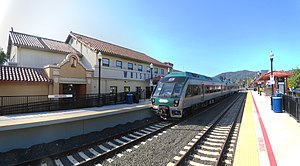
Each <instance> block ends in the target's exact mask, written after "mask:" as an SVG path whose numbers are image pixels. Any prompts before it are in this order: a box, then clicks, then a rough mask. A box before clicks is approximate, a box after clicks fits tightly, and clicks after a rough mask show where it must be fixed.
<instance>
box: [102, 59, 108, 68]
mask: <svg viewBox="0 0 300 166" xmlns="http://www.w3.org/2000/svg"><path fill="white" fill-rule="evenodd" d="M102 66H107V67H109V59H107V58H103V59H102Z"/></svg>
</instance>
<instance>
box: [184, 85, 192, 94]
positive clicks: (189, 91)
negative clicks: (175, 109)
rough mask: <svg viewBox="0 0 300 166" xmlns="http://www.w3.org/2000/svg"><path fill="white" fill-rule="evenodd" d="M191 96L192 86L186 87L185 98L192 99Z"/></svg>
mask: <svg viewBox="0 0 300 166" xmlns="http://www.w3.org/2000/svg"><path fill="white" fill-rule="evenodd" d="M192 96H193V87H192V85H188V87H187V89H186V93H185V97H192Z"/></svg>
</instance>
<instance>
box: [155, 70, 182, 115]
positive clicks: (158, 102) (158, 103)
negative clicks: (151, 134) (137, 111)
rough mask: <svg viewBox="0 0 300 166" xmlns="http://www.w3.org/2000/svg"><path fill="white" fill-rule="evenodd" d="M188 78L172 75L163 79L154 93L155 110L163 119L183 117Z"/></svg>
mask: <svg viewBox="0 0 300 166" xmlns="http://www.w3.org/2000/svg"><path fill="white" fill-rule="evenodd" d="M186 81H187V77H184V76H176V75H175V76H173V75H172V73H171V74H169V75H167V76H166V77H164V78H162V79H161V80H160V81H159V82H158V84H157V86H156V89H155V91H154V93H153V96H152V98H151V103H152V106H153V110H154V111H155V112H156V113H157V114H158V115H159V116H160V117H161V118H163V119H167V118H181V117H182V106H181V105H182V104H181V103H182V101H181V99H182V97H181V96H182V93H183V89H184V87H185V86H184V85H185V83H186Z"/></svg>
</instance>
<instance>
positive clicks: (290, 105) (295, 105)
mask: <svg viewBox="0 0 300 166" xmlns="http://www.w3.org/2000/svg"><path fill="white" fill-rule="evenodd" d="M282 104H283V105H282V107H283V109H284V110H285V111H286V112H287V113H289V114H290V115H291V116H293V117H294V118H295V119H296V120H297V122H299V121H300V97H295V96H291V95H284V96H283V102H282Z"/></svg>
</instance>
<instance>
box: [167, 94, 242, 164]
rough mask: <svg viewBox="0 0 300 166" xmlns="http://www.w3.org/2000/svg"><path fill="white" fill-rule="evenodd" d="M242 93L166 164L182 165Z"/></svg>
mask: <svg viewBox="0 0 300 166" xmlns="http://www.w3.org/2000/svg"><path fill="white" fill-rule="evenodd" d="M241 97H242V95H239V96H238V97H237V98H236V99H235V100H234V101H233V102H231V103H230V104H229V105H228V106H227V107H226V108H225V109H224V111H223V112H222V113H221V114H219V116H217V117H216V118H215V119H214V120H212V121H211V122H210V124H209V125H208V128H206V129H205V130H204V131H203V133H202V135H201V137H200V138H198V140H197V141H196V142H195V143H194V144H193V145H192V146H191V147H190V148H189V149H188V150H187V151H186V152H185V154H183V155H182V156H181V157H180V158H179V159H178V160H177V161H176V162H175V163H172V162H170V163H169V164H168V166H180V165H184V163H185V161H186V159H187V158H188V157H189V156H190V155H191V153H193V152H194V149H196V146H197V145H198V144H199V143H200V142H201V141H202V139H203V138H204V137H206V136H207V135H208V133H209V132H210V131H211V130H212V129H213V127H214V126H215V125H216V124H217V123H218V122H219V121H220V120H221V119H222V117H223V116H224V115H225V114H226V113H227V112H228V110H230V108H231V107H232V106H233V105H234V104H235V102H236V101H237V100H238V99H240V98H241Z"/></svg>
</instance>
